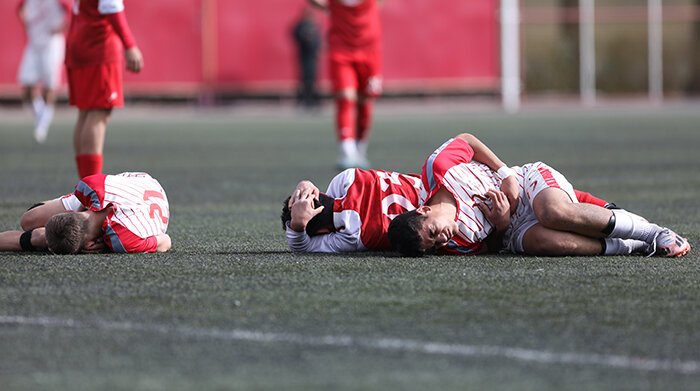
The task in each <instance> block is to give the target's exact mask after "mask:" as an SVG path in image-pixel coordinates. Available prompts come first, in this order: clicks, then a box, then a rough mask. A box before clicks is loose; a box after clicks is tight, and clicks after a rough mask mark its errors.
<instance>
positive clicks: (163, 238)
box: [156, 234, 172, 253]
mask: <svg viewBox="0 0 700 391" xmlns="http://www.w3.org/2000/svg"><path fill="white" fill-rule="evenodd" d="M156 239H157V240H158V245H157V246H156V251H157V252H159V253H164V252H166V251H168V250H170V248H171V247H172V241H171V240H170V236H169V235H168V234H160V235H158V236H157V237H156Z"/></svg>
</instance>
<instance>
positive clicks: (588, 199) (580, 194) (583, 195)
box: [574, 189, 612, 208]
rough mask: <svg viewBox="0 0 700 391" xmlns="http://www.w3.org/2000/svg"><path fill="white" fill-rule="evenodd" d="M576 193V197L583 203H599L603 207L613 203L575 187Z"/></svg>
mask: <svg viewBox="0 0 700 391" xmlns="http://www.w3.org/2000/svg"><path fill="white" fill-rule="evenodd" d="M574 193H576V199H577V200H578V202H580V203H583V204H593V205H598V206H600V207H603V208H605V207H607V206H608V205H610V204H612V203H611V202H608V201H606V200H604V199H602V198H599V197H596V196H594V195H593V194H591V193H588V192H585V191H581V190H578V189H574Z"/></svg>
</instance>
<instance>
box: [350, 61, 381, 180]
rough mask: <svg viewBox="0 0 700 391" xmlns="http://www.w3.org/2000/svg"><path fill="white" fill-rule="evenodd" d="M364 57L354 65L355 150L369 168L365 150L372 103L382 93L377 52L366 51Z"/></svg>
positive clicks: (369, 128) (370, 121) (368, 134)
mask: <svg viewBox="0 0 700 391" xmlns="http://www.w3.org/2000/svg"><path fill="white" fill-rule="evenodd" d="M365 55H366V56H367V57H366V58H365V59H364V60H363V61H361V62H358V64H357V65H356V71H357V73H358V79H359V86H360V89H359V96H358V100H357V150H358V153H359V155H360V159H361V161H362V163H363V165H364V166H365V168H369V165H370V164H369V161H368V160H367V148H368V146H369V138H370V135H371V133H372V132H371V129H372V119H373V114H374V113H373V112H374V102H375V101H376V98H377V97H378V96H379V95H380V94H381V92H382V77H381V71H380V68H381V67H380V54H379V51H367V52H366V53H365Z"/></svg>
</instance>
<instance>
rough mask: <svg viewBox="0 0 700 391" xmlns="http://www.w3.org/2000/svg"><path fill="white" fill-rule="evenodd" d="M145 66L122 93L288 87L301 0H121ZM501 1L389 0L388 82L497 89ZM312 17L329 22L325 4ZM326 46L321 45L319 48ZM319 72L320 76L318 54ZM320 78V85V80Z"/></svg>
mask: <svg viewBox="0 0 700 391" xmlns="http://www.w3.org/2000/svg"><path fill="white" fill-rule="evenodd" d="M125 3H126V12H127V18H128V20H129V25H130V26H131V29H132V30H133V32H134V35H135V37H136V39H137V42H138V44H139V46H140V47H141V50H142V51H143V53H144V58H145V62H146V66H145V68H144V70H143V72H142V73H141V74H139V75H127V77H126V88H127V91H128V92H132V93H134V92H151V93H196V92H198V91H199V90H200V89H201V88H202V87H203V86H204V85H205V82H206V83H207V85H210V86H213V88H215V89H217V90H221V91H240V92H256V91H257V92H260V91H279V92H284V91H290V90H291V89H292V88H293V86H294V85H295V82H294V80H295V75H296V65H295V52H294V47H293V42H292V40H291V35H290V29H291V26H292V24H293V22H294V20H295V19H296V18H297V17H298V15H299V14H300V11H301V8H302V7H303V5H304V4H305V0H168V1H166V0H148V1H134V0H126V2H125ZM15 7H16V1H14V0H2V1H0V37H2V51H1V53H2V57H1V58H0V92H2V93H4V94H5V95H7V94H16V93H17V90H18V88H17V85H16V81H15V78H16V73H17V67H18V65H19V61H20V58H21V55H22V49H23V46H24V35H23V33H22V28H21V25H20V23H19V21H18V19H17V17H16V13H15ZM497 7H498V1H497V0H469V1H465V0H439V1H426V0H385V1H384V5H383V6H382V10H381V18H382V23H383V32H384V37H383V42H384V78H385V89H386V90H387V91H391V90H396V91H398V90H401V89H444V88H449V89H475V88H479V89H484V88H486V89H493V88H496V87H497V85H498V74H499V62H498V61H499V58H498V19H497ZM317 19H318V21H319V23H320V24H321V25H322V26H323V29H324V31H325V28H326V27H327V20H326V17H325V15H324V14H323V13H322V12H318V14H317ZM324 51H325V50H324ZM320 69H321V77H322V79H324V80H325V78H326V73H327V72H326V62H325V57H324V56H323V53H322V59H321V67H320ZM324 85H326V84H325V83H324Z"/></svg>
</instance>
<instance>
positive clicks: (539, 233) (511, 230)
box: [389, 133, 690, 257]
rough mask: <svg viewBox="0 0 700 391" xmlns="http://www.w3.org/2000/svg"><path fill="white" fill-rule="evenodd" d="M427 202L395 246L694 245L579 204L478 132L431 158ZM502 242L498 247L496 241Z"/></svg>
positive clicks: (663, 249) (415, 251)
mask: <svg viewBox="0 0 700 391" xmlns="http://www.w3.org/2000/svg"><path fill="white" fill-rule="evenodd" d="M420 204H421V206H420V207H419V208H417V209H416V210H414V211H410V212H406V213H404V214H402V215H401V216H398V217H396V218H395V219H394V220H393V221H392V223H391V225H390V227H389V239H390V240H391V242H392V246H393V247H394V248H395V249H396V250H397V251H399V252H401V253H402V254H404V255H409V256H417V255H421V254H423V253H424V252H426V251H428V250H434V251H437V252H438V253H446V254H461V255H475V254H480V253H483V252H485V251H493V250H501V249H503V250H505V251H508V252H513V253H517V254H528V255H625V254H644V255H663V256H669V257H679V256H683V255H685V254H686V253H688V252H689V251H690V244H689V243H688V241H687V240H686V239H684V238H682V237H681V236H679V235H677V234H676V233H675V232H673V231H672V230H670V229H668V228H665V227H661V226H658V225H656V224H653V223H650V222H649V221H647V220H646V219H643V218H641V217H639V216H637V215H633V214H631V213H629V212H626V211H623V210H608V209H605V208H601V207H600V206H596V205H587V204H581V203H579V202H578V201H577V197H576V195H575V193H574V190H573V187H572V186H571V184H570V183H569V182H568V181H567V180H566V178H565V177H564V176H563V175H562V174H561V173H559V172H558V171H556V170H555V169H554V168H552V167H550V166H548V165H546V164H544V163H542V162H536V163H530V164H524V165H523V166H520V167H519V166H514V167H512V168H510V167H508V166H506V165H505V164H504V163H503V162H502V161H501V160H500V159H499V158H498V156H496V154H495V153H493V152H492V151H491V150H490V149H489V148H488V147H486V145H484V144H483V143H482V142H481V141H479V140H478V139H477V138H476V137H475V136H473V135H471V134H467V133H464V134H460V135H458V136H457V137H455V138H453V139H450V140H447V141H446V142H445V143H443V144H442V145H441V146H440V147H438V149H436V150H435V152H433V153H432V154H431V155H430V156H429V157H428V159H426V162H425V164H424V165H423V170H422V172H421V200H420ZM492 242H495V245H493V244H492Z"/></svg>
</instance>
